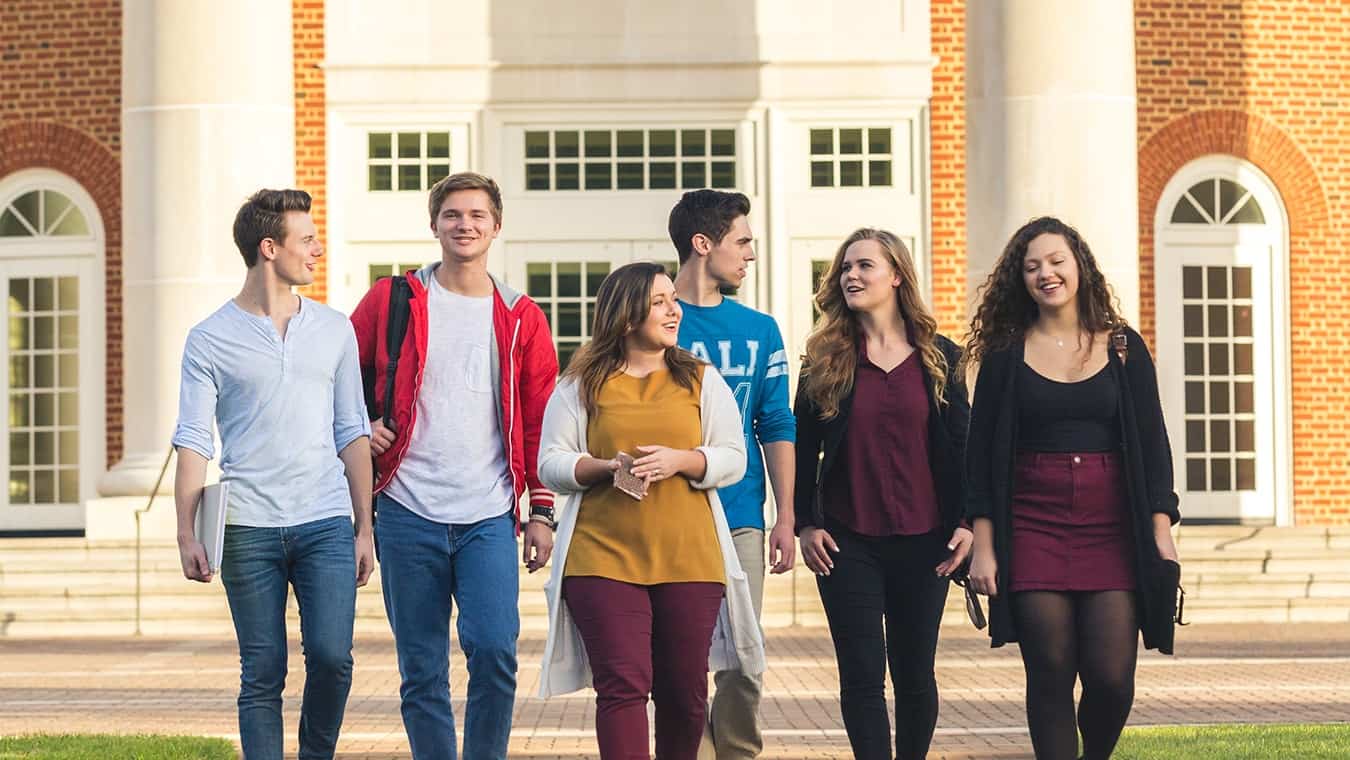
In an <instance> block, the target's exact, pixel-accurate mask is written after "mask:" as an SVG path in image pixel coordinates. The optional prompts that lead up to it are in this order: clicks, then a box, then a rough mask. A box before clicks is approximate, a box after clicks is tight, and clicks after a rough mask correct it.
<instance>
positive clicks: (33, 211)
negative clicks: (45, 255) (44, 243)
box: [0, 190, 89, 238]
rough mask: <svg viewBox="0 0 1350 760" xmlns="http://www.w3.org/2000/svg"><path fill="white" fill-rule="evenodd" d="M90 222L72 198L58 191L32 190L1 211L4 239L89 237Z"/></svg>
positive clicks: (1, 234) (0, 220)
mask: <svg viewBox="0 0 1350 760" xmlns="http://www.w3.org/2000/svg"><path fill="white" fill-rule="evenodd" d="M88 234H89V223H88V222H87V221H85V218H84V214H82V213H80V209H79V208H77V207H76V206H75V203H74V202H73V201H71V200H70V198H68V197H66V196H65V195H62V194H61V193H58V192H57V191H55V190H30V191H28V192H26V193H24V194H23V195H20V196H19V197H17V198H15V199H14V200H12V201H10V202H9V203H8V204H7V205H6V206H5V210H4V211H0V237H7V238H14V237H60V236H67V235H80V236H84V235H88Z"/></svg>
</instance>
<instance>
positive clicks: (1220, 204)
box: [1172, 177, 1266, 225]
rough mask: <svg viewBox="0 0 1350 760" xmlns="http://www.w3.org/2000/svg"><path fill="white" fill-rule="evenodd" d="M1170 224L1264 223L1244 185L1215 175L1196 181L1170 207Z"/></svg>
mask: <svg viewBox="0 0 1350 760" xmlns="http://www.w3.org/2000/svg"><path fill="white" fill-rule="evenodd" d="M1172 223H1173V224H1209V225H1216V224H1265V223H1266V215H1265V214H1263V213H1261V207H1260V206H1259V205H1258V204H1257V203H1256V199H1255V198H1253V197H1252V194H1251V193H1250V192H1249V191H1248V190H1247V188H1245V187H1243V186H1242V185H1239V184H1238V183H1236V182H1234V181H1233V180H1231V179H1223V178H1221V177H1216V178H1214V179H1207V180H1204V181H1203V182H1197V183H1196V184H1194V185H1192V186H1191V187H1190V189H1188V190H1187V191H1186V192H1185V193H1184V194H1182V196H1181V200H1180V201H1179V202H1178V203H1177V205H1176V207H1175V208H1173V209H1172Z"/></svg>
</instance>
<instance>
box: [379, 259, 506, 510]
mask: <svg viewBox="0 0 1350 760" xmlns="http://www.w3.org/2000/svg"><path fill="white" fill-rule="evenodd" d="M492 340H493V335H492V296H487V297H485V298H470V297H468V296H462V295H459V294H458V293H452V292H450V291H448V290H446V289H445V288H444V287H442V286H441V284H440V283H439V282H437V281H436V278H435V277H432V278H431V285H430V287H428V288H427V362H426V367H425V369H424V370H423V372H422V389H421V391H419V393H418V397H417V410H416V411H417V420H416V422H415V423H414V425H413V432H412V440H411V441H410V442H409V444H408V451H407V452H406V453H405V454H404V455H403V461H402V463H400V464H399V467H398V472H397V473H395V475H394V479H393V480H392V481H391V482H390V483H389V486H388V487H387V488H386V489H385V492H386V493H387V494H388V495H389V497H390V498H392V499H394V500H395V501H397V502H398V503H400V504H402V505H403V506H405V507H407V508H408V509H409V510H411V511H412V512H414V513H415V514H417V515H420V516H421V517H424V518H426V519H428V520H432V521H435V522H438V523H454V524H464V523H473V522H478V521H479V520H485V519H487V518H489V517H496V516H497V515H500V514H502V513H504V512H506V511H507V510H508V509H510V508H511V506H512V502H513V501H514V498H515V491H514V488H513V486H512V484H511V471H510V470H509V469H508V467H507V462H506V448H505V446H504V445H503V444H502V433H501V426H500V424H499V423H498V419H497V417H498V414H499V410H498V406H499V404H498V402H497V394H496V393H494V389H493V387H492Z"/></svg>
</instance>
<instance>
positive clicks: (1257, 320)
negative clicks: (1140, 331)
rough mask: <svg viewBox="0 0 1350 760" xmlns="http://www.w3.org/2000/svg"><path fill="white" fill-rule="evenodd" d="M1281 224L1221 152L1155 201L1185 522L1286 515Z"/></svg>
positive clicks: (1166, 401) (1164, 387)
mask: <svg viewBox="0 0 1350 760" xmlns="http://www.w3.org/2000/svg"><path fill="white" fill-rule="evenodd" d="M1284 219H1285V216H1284V212H1283V207H1282V205H1281V203H1280V200H1279V194H1278V192H1277V190H1276V189H1275V187H1274V185H1273V184H1272V183H1271V182H1270V180H1269V179H1268V178H1267V177H1265V175H1264V174H1262V173H1261V172H1260V171H1259V170H1258V169H1256V168H1255V167H1253V166H1251V165H1250V164H1248V163H1246V162H1244V161H1242V160H1240V159H1238V158H1236V157H1232V156H1208V157H1205V158H1201V159H1197V160H1195V161H1193V162H1191V163H1190V164H1187V165H1186V166H1184V167H1182V168H1181V169H1180V170H1179V171H1178V172H1177V174H1176V175H1175V176H1174V177H1173V178H1172V180H1171V181H1170V182H1169V183H1168V185H1167V187H1166V188H1165V189H1164V191H1163V194H1162V197H1161V198H1160V199H1159V205H1158V209H1157V215H1156V218H1155V224H1156V227H1155V234H1156V237H1155V241H1156V244H1155V257H1154V268H1155V293H1156V296H1157V300H1156V306H1157V312H1156V314H1157V322H1158V337H1157V346H1156V349H1157V352H1158V379H1159V391H1160V394H1161V396H1162V400H1163V409H1164V412H1165V413H1166V415H1167V428H1168V431H1169V433H1171V436H1172V452H1173V457H1174V467H1175V471H1176V476H1177V477H1176V486H1177V490H1178V492H1180V493H1181V498H1182V503H1183V504H1185V505H1186V510H1187V516H1188V517H1192V518H1199V519H1208V520H1235V521H1244V522H1253V523H1263V522H1271V521H1274V522H1277V523H1278V522H1287V521H1288V519H1289V514H1290V507H1289V499H1288V498H1287V494H1288V490H1289V489H1288V482H1289V478H1290V474H1289V465H1288V459H1289V455H1288V447H1287V440H1288V437H1287V435H1286V433H1285V432H1284V431H1286V430H1287V429H1288V416H1289V412H1288V410H1289V401H1288V390H1287V386H1286V385H1285V382H1284V378H1285V377H1286V375H1287V371H1286V370H1285V369H1284V368H1285V367H1287V361H1288V359H1287V357H1288V349H1287V342H1288V336H1287V334H1285V333H1284V331H1283V328H1282V327H1281V326H1282V325H1284V324H1286V322H1285V318H1284V317H1283V316H1282V315H1283V314H1284V308H1285V307H1284V303H1283V300H1282V296H1281V294H1282V293H1283V292H1284V287H1283V285H1282V282H1283V278H1284V277H1285V274H1284V273H1285V271H1286V270H1285V261H1286V260H1287V258H1288V253H1287V248H1286V243H1285V232H1284V225H1285V221H1284Z"/></svg>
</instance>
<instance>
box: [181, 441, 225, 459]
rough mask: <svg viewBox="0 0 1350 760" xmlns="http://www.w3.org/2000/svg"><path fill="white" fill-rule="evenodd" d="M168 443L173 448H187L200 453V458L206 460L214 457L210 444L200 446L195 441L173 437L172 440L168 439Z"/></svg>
mask: <svg viewBox="0 0 1350 760" xmlns="http://www.w3.org/2000/svg"><path fill="white" fill-rule="evenodd" d="M170 444H171V445H172V446H173V447H174V448H175V449H187V450H189V451H194V452H196V453H198V454H200V455H201V456H202V458H203V459H205V460H207V461H210V460H211V459H214V458H215V452H214V451H212V450H211V449H212V447H211V446H202V445H200V444H199V443H197V442H196V441H188V440H184V439H181V438H175V439H173V440H172V441H170Z"/></svg>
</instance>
